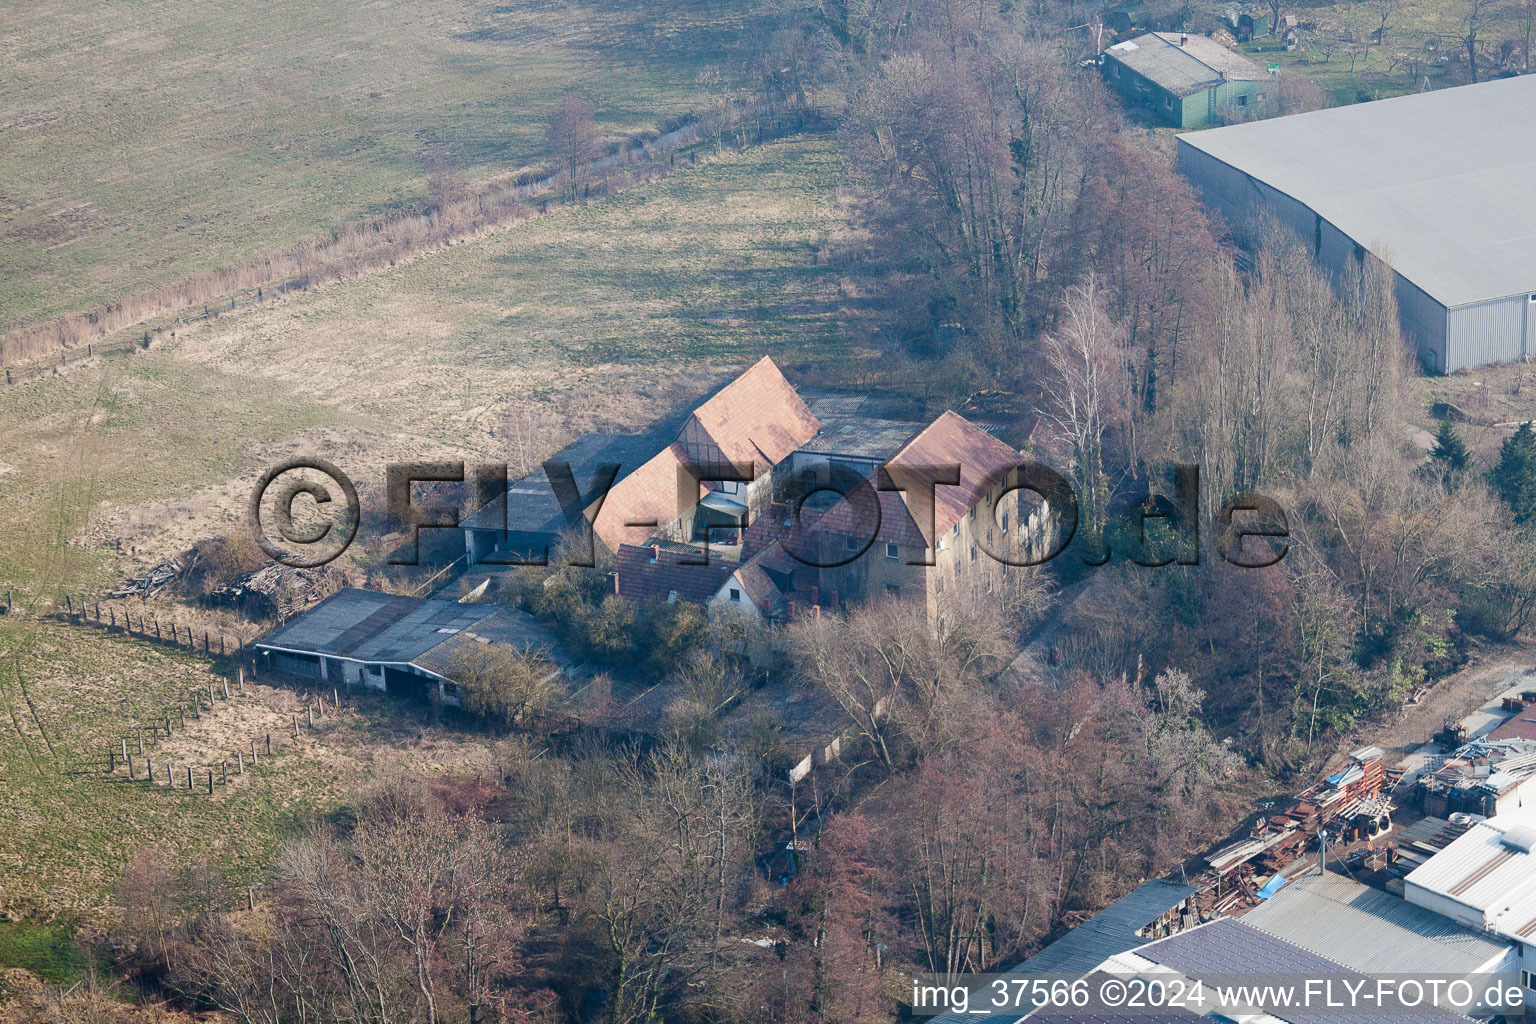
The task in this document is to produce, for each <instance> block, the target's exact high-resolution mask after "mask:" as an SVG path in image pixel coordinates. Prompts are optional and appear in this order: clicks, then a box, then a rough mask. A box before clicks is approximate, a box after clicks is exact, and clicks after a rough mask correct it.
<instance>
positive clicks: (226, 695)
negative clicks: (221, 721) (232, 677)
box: [220, 679, 229, 700]
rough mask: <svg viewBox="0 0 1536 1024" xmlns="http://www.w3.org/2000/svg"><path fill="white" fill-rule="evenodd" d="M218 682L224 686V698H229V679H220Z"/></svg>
mask: <svg viewBox="0 0 1536 1024" xmlns="http://www.w3.org/2000/svg"><path fill="white" fill-rule="evenodd" d="M220 683H222V684H223V686H224V699H225V700H229V680H228V679H222V680H220Z"/></svg>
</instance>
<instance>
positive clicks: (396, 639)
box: [256, 587, 572, 678]
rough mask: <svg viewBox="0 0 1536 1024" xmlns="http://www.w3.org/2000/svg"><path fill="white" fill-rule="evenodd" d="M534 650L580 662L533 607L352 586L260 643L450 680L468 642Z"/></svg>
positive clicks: (563, 663)
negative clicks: (405, 667)
mask: <svg viewBox="0 0 1536 1024" xmlns="http://www.w3.org/2000/svg"><path fill="white" fill-rule="evenodd" d="M476 642H480V643H493V644H506V645H509V646H512V647H515V648H517V649H519V650H522V649H524V648H528V649H534V650H537V651H539V652H540V653H541V654H543V655H544V656H545V657H546V658H548V659H549V660H551V661H553V662H554V663H555V664H557V665H561V666H567V665H570V664H571V662H572V659H571V657H570V656H569V654H567V653H566V652H565V651H564V650H563V649H562V648H561V647H560V645H559V644H558V643H556V642H555V640H554V638H553V637H552V636H550V634H549V632H548V631H547V630H546V629H544V627H543V626H541V625H539V624H538V622H536V621H534V619H533V617H532V616H530V615H528V614H527V613H525V612H522V611H518V610H516V609H512V608H504V607H502V606H500V605H495V604H460V603H459V602H458V601H456V600H453V599H452V598H451V597H434V598H420V597H404V596H401V595H399V594H383V593H379V592H378V591H373V590H359V589H357V588H355V587H348V588H346V589H344V590H341V591H338V592H337V593H335V594H333V595H331V596H330V597H328V598H326V599H325V600H324V601H322V602H320V603H319V604H318V605H316V606H315V607H314V608H311V609H310V610H309V611H307V612H305V613H304V614H302V615H298V616H295V617H294V618H293V619H292V620H290V621H289V622H288V623H286V624H285V625H283V626H282V627H281V628H279V629H277V630H276V631H274V632H272V633H269V634H267V635H266V636H264V637H262V638H261V639H260V640H258V641H257V642H256V646H257V647H266V648H271V649H274V650H282V651H295V652H299V653H303V654H316V655H322V656H325V657H332V658H348V659H351V660H353V661H361V662H367V663H370V664H392V665H406V664H413V665H415V666H416V667H418V668H420V669H423V670H425V671H427V672H431V673H433V674H435V675H439V676H443V677H445V678H446V677H448V676H449V674H450V672H449V669H450V667H451V663H452V660H453V654H454V652H455V651H456V650H457V649H458V648H459V647H460V646H461V645H462V644H463V643H476Z"/></svg>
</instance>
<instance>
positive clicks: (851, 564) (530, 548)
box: [463, 357, 1054, 621]
mask: <svg viewBox="0 0 1536 1024" xmlns="http://www.w3.org/2000/svg"><path fill="white" fill-rule="evenodd" d="M862 404H863V403H862V401H861V400H860V399H857V398H849V397H846V396H829V397H826V398H823V399H818V400H815V402H814V403H808V402H806V401H805V399H804V398H802V397H801V395H800V394H799V393H798V392H797V391H796V390H795V388H794V387H793V386H792V385H791V384H790V383H789V381H788V380H786V379H785V378H784V375H783V373H781V372H780V370H779V368H778V367H777V366H776V365H775V364H774V363H773V361H772V360H771V359H768V358H766V357H765V358H764V359H762V360H760V361H759V362H758V363H757V364H756V365H754V366H753V367H752V368H751V369H749V370H747V371H746V372H745V373H743V374H742V375H741V376H739V377H737V378H736V379H735V380H733V381H731V382H730V383H729V384H727V385H726V386H725V387H723V388H721V389H720V390H719V391H718V392H716V393H715V394H714V395H712V396H711V397H710V398H708V399H707V400H706V401H704V402H702V403H701V404H700V405H698V406H697V407H696V408H695V409H694V410H693V411H692V412H691V413H690V415H689V416H688V417H687V419H686V421H685V422H684V423H683V425H682V427H681V429H679V430H678V431H677V432H676V434H675V436H673V437H671V438H657V437H655V436H654V435H651V436H621V437H615V436H612V435H589V436H587V437H583V438H581V439H580V440H578V441H577V442H576V443H575V444H573V445H571V446H570V447H568V448H567V449H565V450H564V451H562V452H560V453H559V454H557V455H555V456H553V457H552V458H551V460H550V462H549V463H547V465H548V464H566V465H569V466H570V467H571V469H570V472H571V477H572V483H573V484H574V486H575V489H576V491H578V492H579V494H580V495H582V496H583V497H581V499H580V507H579V509H571V510H570V511H571V513H572V515H571V516H567V514H566V513H565V512H564V511H562V508H561V502H560V501H559V500H558V499H557V497H556V493H555V489H554V486H553V484H552V483H551V481H550V479H549V476H548V475H547V474H546V472H545V471H544V470H542V469H541V470H539V471H537V472H535V473H533V474H530V475H529V476H527V477H524V478H523V479H521V480H517V481H515V482H514V483H512V484H511V485H510V486H509V488H508V492H507V495H506V500H505V501H500V500H497V501H492V502H490V503H488V504H487V505H486V506H485V507H483V508H482V509H481V510H480V511H479V512H477V513H476V514H475V515H474V516H473V517H471V518H470V519H468V520H466V521H465V523H464V524H463V526H464V534H465V548H466V552H467V555H468V560H469V564H470V566H471V568H473V569H477V570H494V569H496V568H497V567H500V566H505V565H508V564H516V563H519V562H524V561H528V560H539V559H543V558H545V557H547V556H548V554H549V553H550V552H552V551H554V550H555V549H556V548H557V546H558V545H559V544H560V542H561V539H562V536H563V535H564V534H565V532H566V530H567V528H568V526H569V525H570V523H571V521H572V519H573V518H574V516H575V515H576V514H577V513H578V512H579V515H580V516H581V517H583V519H584V520H585V521H586V522H589V523H590V524H591V531H592V533H593V534H595V537H596V540H597V541H598V542H600V543H601V544H602V545H603V546H604V547H605V548H606V549H607V551H608V552H609V553H611V555H612V558H613V586H614V592H615V593H617V594H619V595H620V596H622V597H625V598H628V599H632V600H634V601H637V602H644V601H649V600H661V601H678V600H688V601H698V602H704V603H710V604H715V605H721V606H728V607H732V608H736V609H739V610H741V611H743V612H745V613H748V614H751V615H754V616H757V617H759V618H762V619H765V620H775V621H778V620H786V619H792V618H794V617H796V616H797V615H800V614H803V613H806V612H812V613H815V612H816V611H817V610H819V609H822V608H835V609H842V608H844V607H847V606H849V605H852V604H857V603H859V602H862V601H867V600H870V599H872V598H881V597H901V598H912V599H916V600H921V601H923V602H924V603H925V604H926V605H927V607H928V608H929V610H930V612H932V613H936V612H937V609H938V607H939V602H940V600H941V599H942V597H943V595H945V594H946V593H948V594H954V593H957V592H961V591H970V592H983V591H996V590H998V589H1000V588H1003V587H1006V586H1008V585H1009V584H1010V580H1011V577H1013V576H1014V575H1015V574H1016V572H1017V570H1016V569H1015V567H1014V566H1013V565H1010V564H1009V563H1010V562H1022V561H1025V560H1027V559H1030V558H1036V559H1038V557H1039V556H1040V555H1041V554H1042V553H1043V552H1044V551H1045V550H1047V549H1048V548H1049V546H1050V544H1051V543H1052V541H1053V538H1054V533H1053V529H1052V525H1051V524H1052V521H1053V517H1052V512H1051V508H1050V505H1049V502H1048V501H1045V502H1041V503H1039V505H1038V506H1037V507H1032V506H1031V503H1030V502H1031V498H1029V497H1024V498H1022V499H1021V495H1030V494H1031V493H1032V492H1028V491H1020V490H1018V489H1017V487H1018V485H1019V482H1020V481H1019V478H1018V476H1017V474H1016V473H1015V470H1016V469H1017V467H1018V466H1019V465H1020V464H1021V463H1022V462H1023V461H1024V458H1023V456H1022V455H1021V454H1020V453H1019V452H1018V451H1016V450H1015V449H1013V448H1011V447H1009V446H1008V445H1007V444H1005V443H1003V442H1002V441H1000V440H998V438H996V437H995V436H993V435H992V434H991V433H989V432H988V431H987V430H985V429H983V428H982V427H979V426H977V425H976V424H974V423H971V422H970V421H968V420H966V419H965V418H964V417H962V416H960V415H958V414H956V413H954V412H946V413H944V414H943V415H941V416H939V417H938V418H937V419H934V420H933V421H931V422H927V423H922V422H908V421H902V420H890V419H882V418H879V417H870V416H866V415H863V414H862V413H861V408H862ZM813 406H814V407H813ZM615 467H616V468H615ZM946 470H951V471H953V473H954V475H953V476H952V477H950V476H946V475H944V474H945V471H946ZM605 474H606V475H605ZM730 477H736V478H737V479H729V478H730ZM609 479H611V486H610V487H607V488H606V489H604V487H603V486H602V484H603V483H605V482H606V481H607V480H609ZM577 525H581V524H580V523H578V524H577ZM998 554H1002V555H1004V556H1005V558H1004V559H1000V558H998V557H996V556H997V555H998Z"/></svg>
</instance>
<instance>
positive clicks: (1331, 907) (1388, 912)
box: [1242, 872, 1510, 974]
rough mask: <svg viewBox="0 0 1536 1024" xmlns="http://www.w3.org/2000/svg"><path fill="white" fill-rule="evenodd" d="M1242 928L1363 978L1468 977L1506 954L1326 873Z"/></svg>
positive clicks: (1290, 887) (1262, 908)
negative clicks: (1283, 942)
mask: <svg viewBox="0 0 1536 1024" xmlns="http://www.w3.org/2000/svg"><path fill="white" fill-rule="evenodd" d="M1242 921H1243V923H1244V924H1246V925H1248V926H1249V927H1252V928H1257V929H1259V930H1260V931H1262V932H1264V933H1266V934H1268V935H1273V936H1274V937H1276V938H1278V939H1284V940H1286V941H1287V942H1291V943H1294V944H1296V945H1298V946H1300V947H1302V948H1303V949H1306V950H1310V951H1311V952H1313V953H1317V954H1318V955H1319V956H1325V957H1327V958H1328V959H1330V960H1333V961H1334V962H1336V963H1340V964H1343V965H1344V966H1345V967H1348V968H1350V969H1351V970H1356V971H1361V972H1363V973H1367V974H1415V973H1435V972H1449V973H1453V974H1459V973H1471V972H1473V971H1477V970H1479V969H1487V968H1486V967H1485V965H1486V964H1487V963H1488V962H1489V961H1490V960H1497V958H1498V957H1499V956H1500V954H1502V953H1507V952H1508V951H1509V949H1510V943H1508V942H1500V941H1498V940H1497V939H1495V938H1494V937H1492V936H1489V935H1480V934H1478V933H1476V932H1472V931H1468V930H1467V929H1466V928H1463V927H1462V926H1461V925H1459V924H1457V923H1456V922H1455V921H1452V920H1451V919H1450V918H1448V917H1443V916H1441V915H1440V914H1436V913H1435V912H1434V911H1431V910H1425V909H1424V908H1423V907H1419V906H1415V905H1414V904H1412V903H1408V902H1406V901H1405V900H1403V899H1401V898H1400V897H1397V896H1393V895H1391V894H1390V893H1385V892H1382V891H1381V890H1380V889H1372V888H1370V887H1369V886H1365V885H1361V884H1360V883H1359V882H1355V881H1352V880H1350V879H1348V878H1345V877H1344V876H1342V875H1338V874H1334V873H1332V872H1330V873H1328V874H1326V875H1318V874H1311V873H1309V874H1307V875H1305V876H1303V877H1301V878H1297V879H1294V880H1292V881H1291V882H1289V883H1288V884H1287V885H1286V886H1285V887H1284V888H1282V889H1281V890H1280V891H1279V892H1277V893H1275V894H1274V895H1273V896H1271V897H1270V898H1269V899H1268V900H1266V901H1265V902H1263V903H1261V904H1259V905H1258V906H1257V907H1255V908H1254V909H1252V910H1250V911H1249V912H1248V913H1246V914H1244V915H1243V918H1242Z"/></svg>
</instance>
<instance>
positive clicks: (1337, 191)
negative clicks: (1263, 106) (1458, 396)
mask: <svg viewBox="0 0 1536 1024" xmlns="http://www.w3.org/2000/svg"><path fill="white" fill-rule="evenodd" d="M1179 141H1180V143H1182V144H1185V145H1189V146H1192V147H1193V148H1195V149H1198V150H1200V151H1201V152H1204V153H1207V154H1209V155H1210V156H1212V157H1215V158H1216V159H1218V160H1221V161H1222V162H1224V163H1226V164H1228V165H1230V166H1232V167H1234V168H1236V169H1238V170H1239V171H1242V172H1243V173H1244V174H1247V175H1248V176H1249V177H1251V178H1254V179H1257V180H1258V181H1261V182H1263V183H1265V184H1267V185H1269V186H1271V187H1273V188H1275V189H1278V190H1279V191H1281V192H1284V193H1285V194H1287V195H1289V196H1291V197H1292V198H1294V199H1296V200H1298V201H1299V202H1301V203H1304V204H1305V205H1306V206H1308V207H1310V208H1311V209H1312V210H1313V211H1314V212H1316V213H1317V214H1319V215H1320V216H1322V217H1323V218H1324V219H1325V220H1327V221H1328V222H1329V223H1331V224H1332V225H1333V226H1334V227H1336V228H1338V229H1339V230H1340V231H1342V232H1343V233H1344V234H1346V235H1348V236H1349V237H1350V238H1352V239H1353V240H1354V241H1355V242H1356V244H1358V245H1361V246H1364V247H1365V248H1366V249H1369V250H1370V251H1371V252H1372V253H1374V254H1375V255H1376V256H1378V257H1380V258H1381V259H1383V260H1384V261H1386V262H1388V263H1390V264H1391V265H1392V267H1393V268H1394V269H1395V270H1396V271H1397V272H1398V273H1399V274H1401V275H1402V276H1403V277H1405V278H1407V279H1408V280H1409V281H1412V282H1413V283H1414V284H1415V285H1417V286H1418V287H1419V288H1421V289H1422V290H1423V291H1424V292H1426V293H1427V294H1428V295H1430V296H1432V297H1433V298H1434V299H1435V300H1436V301H1437V302H1439V303H1440V304H1441V305H1443V306H1447V307H1451V306H1459V305H1465V304H1469V303H1475V302H1481V301H1486V300H1489V299H1496V298H1504V297H1507V296H1510V295H1515V294H1518V293H1521V292H1530V293H1536V187H1532V182H1536V76H1533V75H1524V76H1520V77H1517V78H1507V79H1501V80H1498V81H1493V82H1483V83H1480V84H1478V85H1466V86H1460V87H1458V88H1454V89H1441V90H1439V91H1436V92H1425V93H1418V94H1415V95H1412V96H1401V97H1397V98H1395V99H1387V100H1378V101H1375V102H1372V103H1357V104H1353V105H1350V106H1344V107H1333V108H1330V109H1327V110H1317V111H1313V112H1311V113H1307V114H1295V115H1292V116H1290V117H1277V118H1271V119H1270V120H1267V121H1255V122H1252V123H1249V124H1240V125H1232V126H1230V127H1226V128H1213V129H1211V130H1209V131H1203V132H1193V133H1188V134H1184V135H1180V136H1179Z"/></svg>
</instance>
